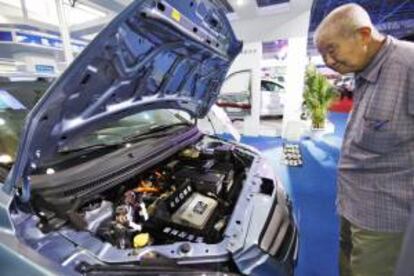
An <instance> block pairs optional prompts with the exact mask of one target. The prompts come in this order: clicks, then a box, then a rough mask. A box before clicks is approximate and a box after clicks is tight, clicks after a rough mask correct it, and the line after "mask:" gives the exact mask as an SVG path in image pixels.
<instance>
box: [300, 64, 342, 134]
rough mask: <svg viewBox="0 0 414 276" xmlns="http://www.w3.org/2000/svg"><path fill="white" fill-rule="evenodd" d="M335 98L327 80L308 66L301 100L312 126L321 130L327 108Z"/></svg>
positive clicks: (333, 89)
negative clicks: (309, 116) (309, 115)
mask: <svg viewBox="0 0 414 276" xmlns="http://www.w3.org/2000/svg"><path fill="white" fill-rule="evenodd" d="M334 96H335V88H334V87H333V86H332V85H331V84H330V83H329V81H328V79H327V78H326V77H325V76H324V75H322V74H321V73H320V72H318V70H317V69H316V68H315V66H313V65H309V66H308V67H307V68H306V72H305V91H304V93H303V98H304V101H305V104H306V107H307V108H308V110H309V112H310V114H311V118H312V126H313V127H314V128H323V127H324V124H325V119H326V114H327V112H328V107H329V105H330V103H331V101H332V99H333V98H334Z"/></svg>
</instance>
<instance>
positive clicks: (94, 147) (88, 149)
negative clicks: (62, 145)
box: [59, 143, 123, 153]
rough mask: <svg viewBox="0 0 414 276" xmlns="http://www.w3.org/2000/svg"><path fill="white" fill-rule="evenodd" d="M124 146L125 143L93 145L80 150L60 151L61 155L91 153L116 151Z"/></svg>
mask: <svg viewBox="0 0 414 276" xmlns="http://www.w3.org/2000/svg"><path fill="white" fill-rule="evenodd" d="M122 145H123V143H114V144H103V143H102V144H93V145H88V146H84V147H79V148H68V149H62V150H59V153H73V152H85V151H86V152H91V151H96V150H100V149H116V148H119V147H121V146H122Z"/></svg>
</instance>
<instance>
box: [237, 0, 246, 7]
mask: <svg viewBox="0 0 414 276" xmlns="http://www.w3.org/2000/svg"><path fill="white" fill-rule="evenodd" d="M236 5H237V6H243V5H244V0H237V1H236Z"/></svg>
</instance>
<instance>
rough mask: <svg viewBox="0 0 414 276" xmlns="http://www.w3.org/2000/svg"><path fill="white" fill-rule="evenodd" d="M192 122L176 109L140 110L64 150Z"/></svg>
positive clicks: (125, 139)
mask: <svg viewBox="0 0 414 276" xmlns="http://www.w3.org/2000/svg"><path fill="white" fill-rule="evenodd" d="M183 124H188V125H190V124H191V123H190V122H189V121H187V120H186V119H184V118H183V117H181V115H179V114H178V112H177V111H176V110H168V109H158V110H149V111H144V112H140V113H137V114H134V115H131V116H127V117H125V118H122V119H120V120H118V121H115V122H111V123H108V124H105V125H104V126H103V127H101V128H100V129H98V130H96V131H94V132H92V133H90V134H88V135H85V136H82V137H81V138H80V139H77V140H75V141H74V142H73V143H71V144H70V145H68V146H65V147H64V148H63V149H62V151H72V150H75V149H82V148H86V147H91V146H94V145H114V144H119V143H124V142H128V140H130V138H132V137H134V136H135V137H137V136H140V135H143V134H149V133H151V132H152V131H153V130H156V129H159V128H160V127H170V126H175V125H177V126H181V125H183Z"/></svg>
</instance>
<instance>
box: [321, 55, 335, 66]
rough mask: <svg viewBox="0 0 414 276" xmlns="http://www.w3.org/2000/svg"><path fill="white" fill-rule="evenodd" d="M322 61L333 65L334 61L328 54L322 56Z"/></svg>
mask: <svg viewBox="0 0 414 276" xmlns="http://www.w3.org/2000/svg"><path fill="white" fill-rule="evenodd" d="M324 61H325V64H326V65H327V66H333V65H334V64H335V63H336V61H335V59H333V58H332V57H331V56H330V55H329V54H326V55H325V56H324Z"/></svg>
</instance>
